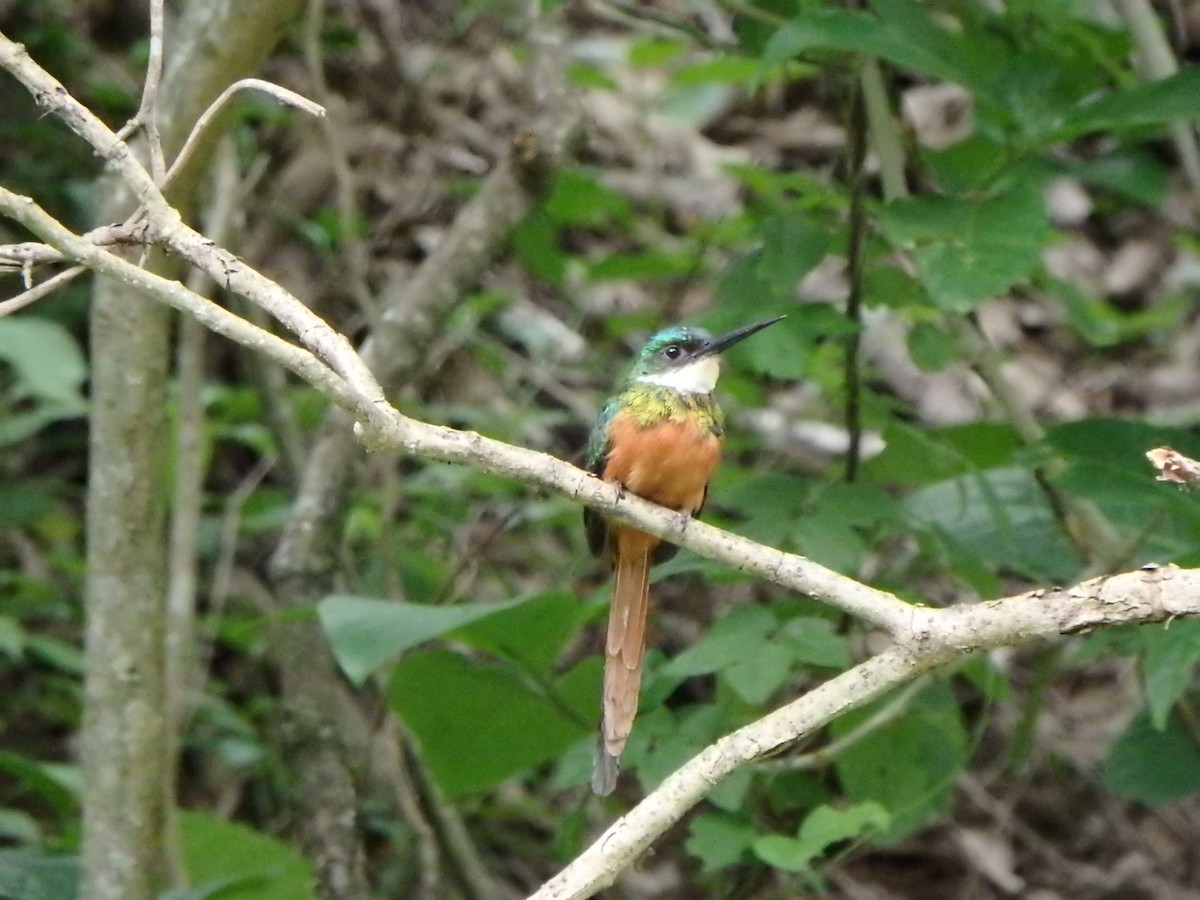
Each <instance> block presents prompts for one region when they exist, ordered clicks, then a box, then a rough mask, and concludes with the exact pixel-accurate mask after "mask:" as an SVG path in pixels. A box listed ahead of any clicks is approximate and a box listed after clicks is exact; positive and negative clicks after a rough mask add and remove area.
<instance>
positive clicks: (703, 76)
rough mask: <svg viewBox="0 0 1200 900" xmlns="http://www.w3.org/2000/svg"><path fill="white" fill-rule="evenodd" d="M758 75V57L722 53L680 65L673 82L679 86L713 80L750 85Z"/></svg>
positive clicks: (705, 82)
mask: <svg viewBox="0 0 1200 900" xmlns="http://www.w3.org/2000/svg"><path fill="white" fill-rule="evenodd" d="M757 75H758V60H757V59H753V58H751V57H749V56H737V55H736V54H733V53H722V54H721V55H719V56H714V57H713V58H711V59H706V60H702V61H701V62H694V63H688V64H687V65H684V66H680V67H679V69H677V70H676V71H675V72H674V73H673V74H672V75H671V84H672V86H674V87H677V88H682V87H695V86H696V85H701V84H709V83H711V82H717V83H720V84H741V85H750V84H753V82H754V79H755V78H756V76H757Z"/></svg>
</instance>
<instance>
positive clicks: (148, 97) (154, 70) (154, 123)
mask: <svg viewBox="0 0 1200 900" xmlns="http://www.w3.org/2000/svg"><path fill="white" fill-rule="evenodd" d="M162 71H163V0H150V54H149V57H148V59H147V60H146V82H145V84H144V85H142V102H141V103H140V104H139V105H138V111H137V112H136V113H134V116H133V118H132V119H130V120H129V121H128V122H126V123H125V127H124V128H122V129H121V130H120V131H118V132H117V138H118V140H122V141H123V140H125V139H126V138H128V137H129V136H130V135H131V134H133V132H134V131H135V130H136V129H137V128H138V126H141V127H142V128H143V129H144V130H145V132H146V143H147V145H148V146H149V151H150V175H151V177H153V178H154V181H155V183H157V184H162V183H163V176H164V174H165V172H166V162H165V160H164V159H163V148H162V136H161V135H160V134H159V131H158V89H159V85H160V84H161V83H162Z"/></svg>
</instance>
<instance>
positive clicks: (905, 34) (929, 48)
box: [760, 7, 974, 82]
mask: <svg viewBox="0 0 1200 900" xmlns="http://www.w3.org/2000/svg"><path fill="white" fill-rule="evenodd" d="M926 18H927V14H926ZM910 25H911V26H912V27H910V28H907V29H902V28H898V27H896V26H895V24H887V23H884V22H882V21H880V19H879V18H877V17H876V16H874V15H872V14H870V13H867V12H861V11H858V10H846V9H837V8H830V7H821V8H818V9H809V10H805V11H804V12H802V13H801V14H800V15H798V16H796V18H794V19H792V20H791V21H790V22H788V23H786V24H785V25H783V27H781V28H780V29H779V30H778V31H777V32H775V34H774V35H773V36H772V37H771V39H770V40H769V41H768V42H767V45H766V47H764V48H763V53H762V65H761V69H760V77H762V76H763V75H765V74H767V73H768V72H770V71H771V70H772V69H774V68H776V67H777V66H779V65H780V64H781V63H783V62H786V61H787V60H789V59H791V58H793V57H795V56H801V55H803V54H806V53H808V52H810V51H812V50H840V51H844V52H847V53H863V54H866V55H868V56H875V57H878V58H879V59H882V60H886V61H887V62H890V63H892V64H893V65H896V66H899V67H900V68H903V69H909V70H910V71H913V72H921V73H924V74H927V75H933V76H935V77H937V78H942V79H945V80H947V81H964V82H965V81H974V78H973V77H972V76H971V74H970V72H969V71H968V69H966V68H964V67H963V65H962V64H961V63H962V59H963V58H964V56H963V54H961V53H960V52H959V51H958V50H957V48H956V47H955V44H956V39H955V36H954V35H953V34H952V33H951V32H949V31H947V30H945V29H938V30H939V31H940V32H941V34H940V35H937V36H935V35H934V33H933V32H930V31H926V33H925V36H926V38H927V39H926V40H917V39H914V38H915V37H916V32H917V26H916V23H915V22H911V23H910ZM930 27H931V28H937V26H932V25H931V26H930Z"/></svg>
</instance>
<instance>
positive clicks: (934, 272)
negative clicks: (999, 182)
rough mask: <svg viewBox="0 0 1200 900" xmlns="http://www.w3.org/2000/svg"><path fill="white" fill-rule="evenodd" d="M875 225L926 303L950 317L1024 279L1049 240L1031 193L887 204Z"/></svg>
mask: <svg viewBox="0 0 1200 900" xmlns="http://www.w3.org/2000/svg"><path fill="white" fill-rule="evenodd" d="M880 225H881V227H882V228H883V232H884V234H885V235H886V236H887V238H888V240H889V241H891V242H892V244H893V245H894V246H895V247H896V248H897V249H898V250H902V251H903V252H905V253H907V254H908V255H909V256H910V257H911V258H912V261H913V264H914V265H915V266H916V268H917V273H918V277H919V278H920V280H921V282H922V283H923V284H924V285H925V289H926V290H927V291H928V292H929V296H930V298H931V299H932V300H933V302H934V303H935V304H937V305H938V306H939V307H941V308H943V309H946V310H949V311H952V312H966V311H969V310H971V309H973V308H974V307H975V306H976V305H977V304H978V303H979V302H980V301H982V300H985V299H987V298H989V297H993V296H995V295H997V294H1000V293H1003V292H1004V291H1006V290H1008V289H1009V288H1011V287H1012V286H1013V285H1015V284H1016V283H1017V282H1018V281H1020V280H1021V279H1023V278H1025V277H1027V276H1028V275H1029V274H1030V273H1031V272H1032V271H1033V270H1034V269H1035V268H1036V267H1037V265H1038V263H1039V261H1040V259H1041V251H1042V246H1043V244H1044V243H1045V239H1046V237H1047V236H1048V234H1049V226H1048V223H1047V218H1046V210H1045V206H1044V204H1043V202H1042V198H1041V195H1040V193H1039V192H1038V191H1036V190H1032V189H1029V190H1014V191H1012V192H1010V193H1007V194H1001V195H999V196H996V197H992V198H990V199H983V200H971V199H964V198H958V197H947V196H936V195H931V196H924V197H913V198H904V199H899V200H893V201H892V202H891V203H889V204H887V206H885V207H884V210H883V214H882V216H881V217H880Z"/></svg>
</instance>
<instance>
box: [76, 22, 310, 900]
mask: <svg viewBox="0 0 1200 900" xmlns="http://www.w3.org/2000/svg"><path fill="white" fill-rule="evenodd" d="M296 5H297V4H295V3H293V2H291V0H241V2H235V0H227V2H219V3H213V2H209V0H196V2H193V3H190V4H189V5H188V9H187V11H186V13H185V15H184V20H185V21H186V22H187V25H186V26H184V27H181V28H179V29H177V30H175V32H174V33H175V34H176V35H177V36H178V38H179V39H178V41H176V42H175V43H174V44H172V46H171V47H170V55H171V57H172V58H173V59H174V60H175V64H174V65H173V66H172V68H171V71H170V72H169V73H168V75H167V77H166V78H165V79H164V84H163V90H162V93H161V95H160V97H159V103H160V107H161V108H165V109H169V110H170V113H171V115H170V117H169V119H168V121H167V122H166V123H165V127H163V128H162V135H163V141H164V144H165V145H166V146H167V148H174V147H178V146H179V145H180V143H181V142H182V139H183V137H184V135H185V134H186V130H185V129H186V126H187V124H188V123H191V122H192V121H194V120H195V118H196V117H197V116H198V115H199V114H200V112H201V111H202V110H203V108H204V106H205V105H206V104H207V103H208V102H209V101H210V100H211V99H212V97H214V96H215V95H216V94H217V93H219V91H220V90H221V88H222V87H224V85H225V84H226V83H227V82H228V81H229V80H232V79H233V78H236V77H238V75H239V74H241V73H243V72H246V73H249V72H250V71H253V70H254V69H256V68H257V66H258V65H259V63H260V61H261V60H262V58H263V57H264V56H265V55H266V53H267V52H268V51H269V50H270V48H271V47H272V45H273V43H274V41H275V39H277V37H278V35H279V34H280V33H281V30H282V26H283V24H284V22H285V21H286V18H287V16H288V15H289V14H290V9H289V8H291V9H294V7H295V6H296ZM198 168H199V167H198V166H197V169H198ZM105 182H106V184H105V189H102V191H101V192H100V196H101V197H102V198H103V200H102V203H101V206H100V208H99V209H98V210H97V214H98V216H99V217H100V219H101V220H102V221H117V220H119V219H121V218H122V217H124V216H125V215H127V214H128V213H129V212H130V211H131V210H132V208H133V207H132V204H131V203H130V201H129V199H128V197H129V195H128V187H129V186H128V184H121V183H118V182H117V181H116V180H115V179H113V178H111V177H109V176H106V178H105ZM178 184H180V181H177V185H178ZM177 196H179V197H188V196H190V191H189V190H187V189H186V185H184V189H182V190H179V192H178V194H177ZM169 323H170V317H169V310H168V308H167V307H166V306H164V305H162V304H159V303H148V302H147V301H146V299H145V297H144V296H142V295H140V294H138V293H135V292H133V291H130V290H129V289H128V288H127V287H126V286H125V285H123V284H119V283H116V282H113V281H109V280H105V279H99V280H98V281H97V284H96V289H95V293H94V296H93V304H92V319H91V335H90V341H91V359H92V379H91V386H92V387H91V395H92V396H91V402H92V407H91V432H90V446H89V450H90V462H89V481H88V515H87V531H88V539H87V567H88V572H87V588H86V604H87V629H86V646H85V670H86V671H85V690H84V720H83V771H84V794H83V831H84V835H83V889H82V894H83V896H84V897H85V898H88V900H151V898H153V897H155V896H157V893H158V890H159V888H160V887H161V886H162V877H163V874H164V864H163V846H164V843H163V825H164V821H165V819H164V813H165V802H164V792H163V789H162V785H163V777H164V767H165V766H166V764H167V760H168V734H167V719H166V716H165V713H164V702H165V694H164V648H165V642H166V634H165V615H164V598H165V591H166V585H165V573H166V543H165V534H164V521H165V519H164V516H165V504H166V498H167V496H168V492H167V488H166V485H165V478H166V475H165V471H164V462H165V460H164V458H163V448H164V447H166V446H167V445H168V435H167V423H166V418H165V410H166V401H167V396H166V384H167V373H168V371H169V351H168V335H169Z"/></svg>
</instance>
